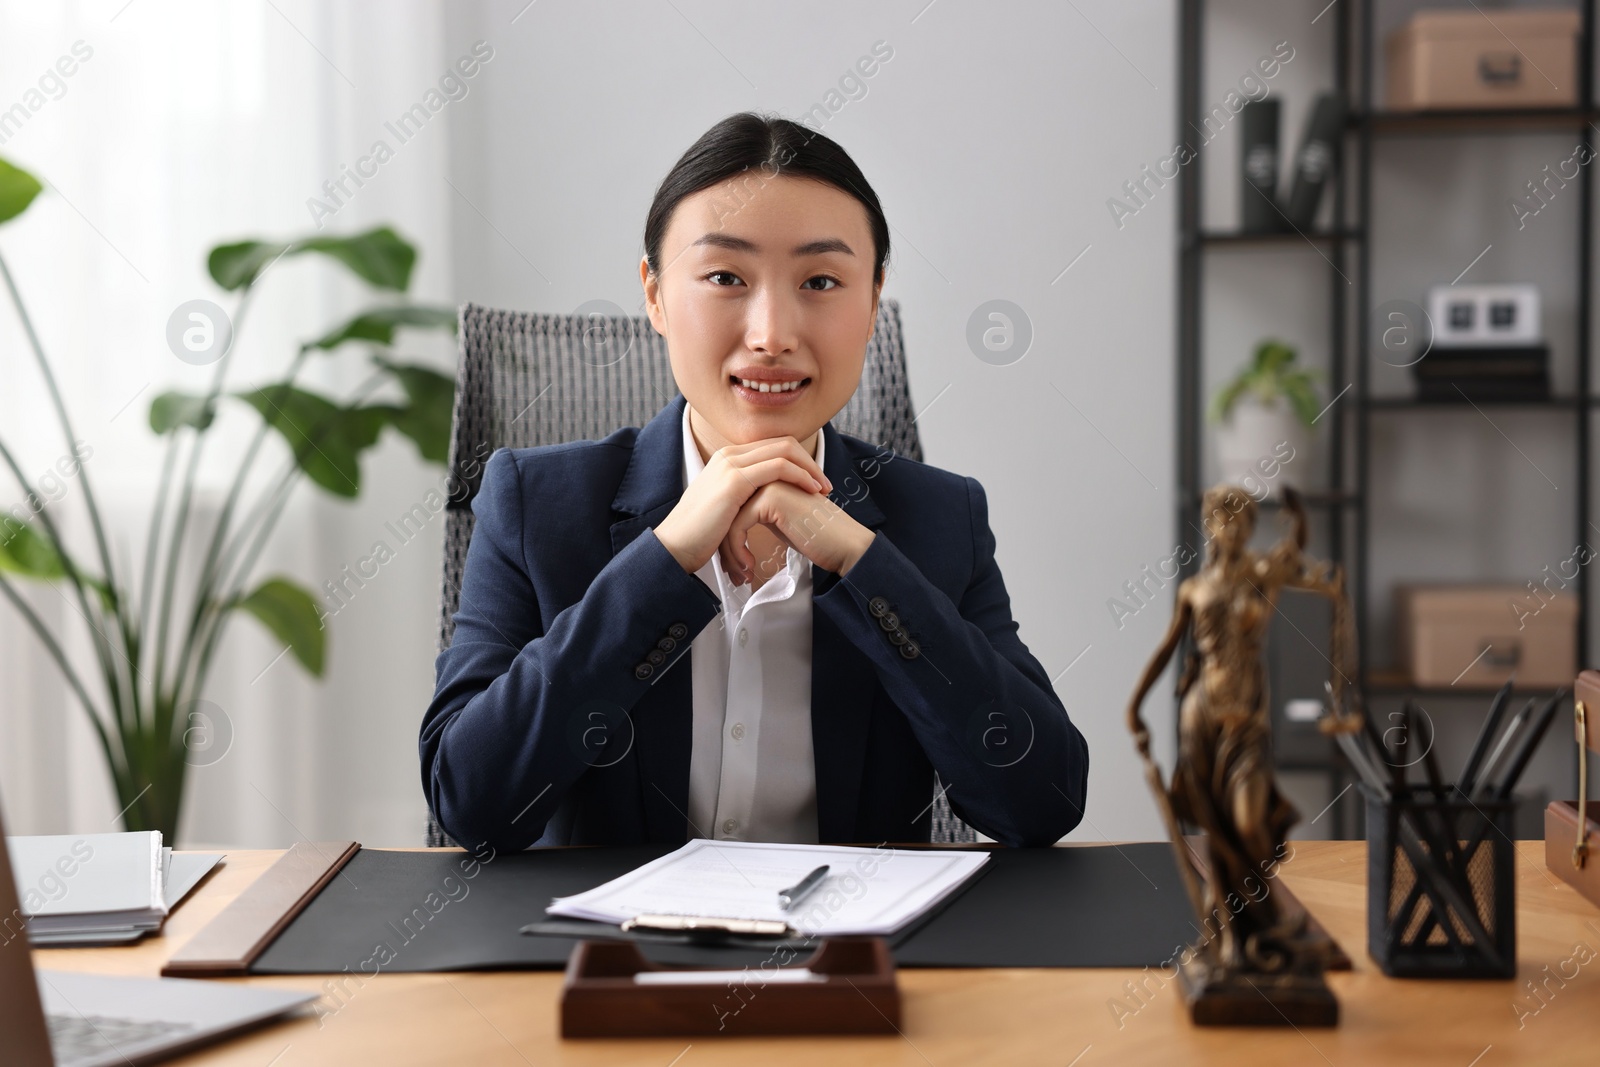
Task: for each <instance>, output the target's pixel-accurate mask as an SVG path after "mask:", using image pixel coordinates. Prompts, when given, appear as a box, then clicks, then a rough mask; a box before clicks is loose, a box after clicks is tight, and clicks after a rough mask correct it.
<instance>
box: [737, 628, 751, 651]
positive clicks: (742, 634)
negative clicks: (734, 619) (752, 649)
mask: <svg viewBox="0 0 1600 1067" xmlns="http://www.w3.org/2000/svg"><path fill="white" fill-rule="evenodd" d="M749 640H750V631H749V630H747V629H745V628H744V627H743V626H741V627H739V647H740V648H743V647H744V646H745V643H746V642H748V641H749Z"/></svg>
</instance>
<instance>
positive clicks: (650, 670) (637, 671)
mask: <svg viewBox="0 0 1600 1067" xmlns="http://www.w3.org/2000/svg"><path fill="white" fill-rule="evenodd" d="M655 672H656V669H655V668H654V667H652V666H650V664H648V663H641V664H639V665H638V666H637V667H635V668H634V669H633V676H634V677H635V678H637V679H639V681H641V682H642V681H644V680H645V679H646V678H648V677H650V676H651V675H652V674H654V673H655Z"/></svg>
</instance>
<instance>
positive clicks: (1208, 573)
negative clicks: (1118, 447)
mask: <svg viewBox="0 0 1600 1067" xmlns="http://www.w3.org/2000/svg"><path fill="white" fill-rule="evenodd" d="M1284 506H1285V509H1286V510H1287V511H1288V512H1289V514H1290V516H1291V517H1292V518H1293V522H1294V530H1293V533H1292V534H1291V535H1290V536H1287V537H1285V538H1283V539H1282V540H1280V541H1279V542H1278V543H1277V544H1276V545H1274V546H1273V547H1272V548H1271V549H1270V550H1268V551H1267V552H1265V553H1259V552H1255V551H1252V550H1250V549H1249V548H1248V545H1249V542H1250V537H1251V534H1252V533H1253V531H1254V529H1255V520H1256V502H1255V501H1254V500H1253V499H1252V498H1251V497H1250V496H1249V495H1248V494H1247V493H1246V492H1245V491H1244V490H1243V489H1241V488H1239V487H1237V486H1229V485H1222V486H1216V487H1214V488H1212V489H1211V490H1210V491H1208V492H1207V493H1206V495H1205V500H1204V512H1203V514H1204V522H1205V527H1206V530H1205V532H1206V536H1207V538H1208V539H1209V540H1208V546H1207V558H1206V562H1205V565H1204V566H1203V567H1202V568H1201V569H1200V571H1199V573H1197V574H1195V575H1194V576H1193V577H1190V578H1187V579H1185V580H1184V581H1183V583H1182V584H1181V585H1180V586H1179V587H1178V596H1177V607H1176V610H1175V612H1174V614H1173V617H1172V623H1171V625H1170V626H1169V627H1168V629H1167V633H1166V636H1165V637H1164V638H1163V639H1162V642H1161V646H1160V648H1158V649H1157V650H1156V653H1155V655H1154V657H1152V659H1151V660H1150V662H1149V664H1148V665H1147V666H1146V667H1145V670H1144V674H1143V675H1142V676H1141V677H1140V679H1139V684H1138V686H1137V688H1135V690H1134V693H1133V698H1132V701H1131V702H1130V704H1129V706H1128V726H1129V729H1130V730H1131V731H1132V732H1133V735H1134V738H1135V741H1136V742H1137V744H1138V748H1139V755H1140V757H1141V758H1142V759H1143V761H1144V765H1145V773H1146V776H1147V778H1148V779H1149V781H1150V786H1151V789H1152V790H1153V791H1154V792H1155V795H1156V800H1157V804H1158V805H1159V807H1160V808H1161V813H1162V817H1163V819H1164V821H1165V822H1166V826H1167V833H1168V835H1169V836H1170V838H1171V839H1172V843H1173V848H1174V850H1175V852H1176V853H1177V860H1178V869H1179V871H1180V872H1182V874H1183V878H1184V883H1185V886H1186V888H1187V889H1188V891H1189V896H1190V898H1191V900H1192V901H1193V903H1194V907H1195V912H1196V914H1197V916H1198V917H1199V918H1200V921H1201V922H1202V923H1203V924H1204V925H1205V926H1206V928H1207V929H1208V930H1210V931H1212V932H1211V933H1209V934H1202V936H1201V938H1200V941H1199V942H1198V943H1197V944H1196V945H1195V946H1194V947H1193V949H1192V953H1193V955H1192V958H1191V960H1190V961H1189V962H1188V963H1187V964H1186V965H1185V966H1184V967H1183V968H1182V970H1181V972H1180V973H1181V974H1182V977H1183V980H1184V985H1185V988H1186V989H1187V990H1188V993H1189V1001H1190V1006H1191V1009H1192V1010H1193V1011H1194V1013H1195V1021H1196V1022H1233V1023H1238V1022H1252V1021H1259V1022H1272V1023H1282V1022H1286V1021H1293V1022H1294V1023H1296V1024H1300V1023H1302V1022H1306V1023H1311V1024H1317V1023H1322V1024H1324V1025H1328V1024H1331V1023H1332V1022H1334V1021H1336V1020H1337V1011H1338V1006H1337V1003H1335V1002H1334V1001H1333V998H1332V994H1331V993H1329V992H1328V990H1327V987H1326V985H1325V984H1324V983H1323V981H1322V971H1323V969H1324V968H1325V966H1326V962H1327V956H1326V953H1327V950H1328V948H1329V947H1330V946H1329V943H1328V942H1327V941H1326V939H1322V938H1313V937H1310V936H1308V935H1307V933H1306V930H1305V916H1304V914H1303V913H1302V914H1300V915H1298V916H1286V915H1285V914H1284V912H1283V910H1282V909H1281V907H1280V905H1281V898H1280V897H1279V896H1277V895H1274V894H1273V892H1272V891H1271V888H1270V885H1269V882H1268V876H1267V875H1266V874H1265V873H1264V872H1266V871H1268V869H1269V868H1271V867H1272V866H1273V865H1274V863H1275V862H1276V861H1277V860H1278V859H1279V858H1281V851H1280V850H1281V848H1282V845H1283V842H1284V840H1285V837H1286V835H1287V834H1288V832H1289V828H1290V827H1291V826H1292V825H1294V824H1295V823H1296V822H1298V821H1299V818H1300V816H1299V813H1298V812H1297V811H1296V810H1295V808H1294V806H1293V805H1292V804H1290V803H1289V801H1288V800H1287V799H1286V798H1284V797H1283V796H1282V795H1281V794H1280V793H1279V792H1278V788H1277V784H1276V782H1275V780H1274V778H1273V773H1272V732H1271V721H1270V718H1269V714H1268V701H1267V691H1266V689H1267V686H1266V679H1265V676H1264V672H1263V669H1262V650H1263V646H1264V642H1265V639H1266V634H1267V627H1268V625H1269V624H1270V622H1271V620H1272V615H1273V612H1274V610H1275V609H1276V605H1277V599H1278V594H1279V592H1280V591H1281V590H1283V589H1286V588H1289V589H1304V590H1308V591H1311V592H1314V593H1319V594H1321V595H1323V596H1327V597H1328V598H1329V599H1331V600H1332V601H1333V640H1332V645H1333V647H1332V649H1331V650H1330V652H1331V655H1330V657H1329V658H1330V662H1331V663H1332V672H1331V673H1332V679H1333V680H1332V684H1331V686H1330V692H1331V696H1332V703H1333V707H1332V714H1331V715H1330V716H1329V717H1327V718H1325V719H1324V720H1323V728H1324V730H1326V731H1330V732H1331V731H1335V730H1337V731H1341V732H1342V731H1348V730H1354V729H1358V728H1359V724H1360V721H1361V720H1360V718H1359V715H1358V714H1356V713H1346V712H1345V710H1344V697H1345V690H1346V687H1347V686H1348V685H1350V683H1351V677H1352V675H1353V672H1354V669H1355V665H1354V663H1353V657H1352V652H1351V648H1352V642H1351V640H1350V634H1349V625H1350V616H1349V607H1348V601H1347V600H1346V597H1345V591H1344V575H1343V572H1342V571H1341V569H1340V568H1339V567H1338V566H1337V565H1335V564H1331V563H1327V562H1321V563H1317V564H1315V565H1312V563H1311V561H1309V560H1308V559H1307V558H1306V557H1305V555H1304V554H1303V550H1304V549H1305V546H1306V540H1307V531H1306V517H1305V510H1304V508H1303V507H1302V506H1301V503H1300V499H1299V496H1298V495H1297V494H1296V493H1295V492H1294V490H1293V489H1291V488H1285V490H1284ZM1186 629H1188V630H1190V631H1191V633H1192V637H1193V651H1192V652H1191V653H1190V655H1189V658H1188V662H1187V663H1186V664H1185V667H1184V670H1183V673H1182V676H1181V677H1180V679H1179V680H1178V687H1177V688H1178V696H1179V698H1180V700H1181V704H1180V706H1179V720H1178V754H1177V761H1176V764H1175V766H1174V768H1173V772H1172V785H1171V788H1170V790H1169V789H1167V788H1166V787H1164V786H1163V784H1162V781H1161V769H1160V768H1159V767H1158V766H1157V765H1156V763H1155V761H1154V760H1153V759H1152V758H1151V755H1150V732H1149V730H1148V728H1147V727H1146V726H1145V723H1144V720H1143V719H1141V718H1140V715H1139V708H1140V705H1141V704H1142V703H1143V702H1144V697H1145V694H1146V693H1148V692H1149V690H1150V687H1151V686H1152V685H1154V684H1155V680H1156V678H1157V677H1159V676H1160V674H1161V672H1162V671H1163V670H1164V669H1165V668H1166V665H1167V663H1168V661H1169V660H1171V658H1172V655H1173V653H1174V651H1176V649H1177V647H1178V643H1179V641H1180V640H1181V639H1182V637H1183V635H1184V632H1185V630H1186ZM1182 823H1189V824H1191V825H1193V826H1196V827H1198V828H1200V829H1201V830H1203V831H1205V834H1206V845H1205V847H1206V855H1207V858H1208V863H1207V866H1209V871H1208V872H1207V871H1204V870H1201V869H1197V864H1196V863H1195V861H1194V860H1193V859H1192V858H1191V854H1190V852H1189V849H1188V846H1187V845H1186V844H1185V842H1184V840H1183V837H1182V833H1183V830H1182ZM1202 875H1204V876H1205V877H1204V880H1203V881H1202ZM1202 1001H1204V1002H1205V1003H1204V1004H1202V1003H1201V1002H1202ZM1252 1003H1253V1005H1254V1007H1253V1008H1252ZM1265 1008H1271V1009H1272V1012H1271V1013H1267V1012H1266V1011H1265V1010H1264V1009H1265ZM1285 1012H1287V1014H1284V1013H1285ZM1330 1013H1331V1018H1330V1017H1329V1014H1330ZM1203 1015H1204V1016H1207V1017H1205V1018H1203V1017H1202V1016H1203ZM1244 1016H1254V1018H1250V1017H1244ZM1280 1016H1281V1017H1280Z"/></svg>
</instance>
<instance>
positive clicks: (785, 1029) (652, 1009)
mask: <svg viewBox="0 0 1600 1067" xmlns="http://www.w3.org/2000/svg"><path fill="white" fill-rule="evenodd" d="M802 968H804V969H806V970H809V971H811V972H813V973H815V974H819V975H822V976H823V978H824V980H822V981H817V982H805V983H789V982H784V981H781V980H776V979H773V978H772V977H771V976H772V975H773V974H775V973H777V972H779V971H788V972H794V971H796V970H799V969H802ZM694 970H695V968H686V967H664V966H662V965H660V964H657V963H652V962H651V961H650V960H648V959H646V958H645V957H644V955H643V954H642V953H640V951H639V948H638V946H637V945H635V944H634V943H633V942H631V941H580V942H578V944H577V945H576V946H575V947H574V948H573V950H572V955H571V957H570V958H569V959H568V960H567V972H566V979H565V981H564V982H563V983H562V987H561V1036H562V1037H660V1036H668V1035H671V1036H677V1035H686V1034H689V1035H705V1036H739V1035H747V1034H892V1033H896V1032H898V1030H899V1027H900V987H899V985H898V983H897V981H896V979H895V967H894V957H893V956H891V955H890V954H889V946H888V945H887V944H886V943H885V942H884V940H883V939H882V938H881V937H833V938H825V939H823V941H822V943H821V944H820V945H819V946H818V947H817V949H816V950H815V951H814V952H812V954H811V955H810V956H809V957H806V958H801V957H800V956H799V954H798V953H797V952H796V951H795V950H794V949H777V948H774V949H773V953H772V960H771V963H770V965H769V964H768V963H767V962H766V961H763V963H762V964H761V966H760V967H746V968H742V969H741V970H740V972H739V977H737V978H733V977H730V976H729V975H728V972H726V971H708V972H705V973H706V974H707V976H708V980H707V981H704V982H692V983H691V982H686V983H684V984H673V985H654V984H643V983H640V982H639V981H638V980H637V978H636V976H637V975H639V974H640V973H646V972H665V971H672V972H677V973H693V971H694ZM713 976H715V977H714V978H713Z"/></svg>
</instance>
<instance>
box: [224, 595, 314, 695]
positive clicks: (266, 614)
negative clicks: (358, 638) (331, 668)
mask: <svg viewBox="0 0 1600 1067" xmlns="http://www.w3.org/2000/svg"><path fill="white" fill-rule="evenodd" d="M237 606H238V607H240V608H243V609H244V610H245V611H248V612H249V613H250V614H252V615H254V616H255V617H256V618H257V619H259V620H260V621H261V623H262V625H264V626H265V627H266V628H267V629H269V630H271V631H272V633H273V635H274V636H275V637H277V639H278V640H280V641H282V642H283V643H284V644H286V645H288V646H289V650H290V651H291V652H293V653H294V658H295V659H297V660H299V661H300V665H301V666H302V667H304V668H305V669H306V670H307V671H309V672H311V673H312V674H314V675H316V676H317V677H318V678H320V677H322V667H323V661H324V656H325V654H326V652H327V631H325V630H324V629H323V628H322V615H321V612H319V611H318V610H317V602H316V600H315V599H313V597H312V596H311V594H310V593H308V592H306V591H305V590H304V589H302V588H301V587H300V586H298V585H296V584H294V583H293V582H291V581H289V580H288V579H286V578H269V579H268V580H267V581H265V582H262V583H261V584H260V585H259V586H257V587H256V588H255V590H254V591H253V592H252V593H250V595H249V596H246V597H245V598H243V599H242V600H240V601H238V603H237Z"/></svg>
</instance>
